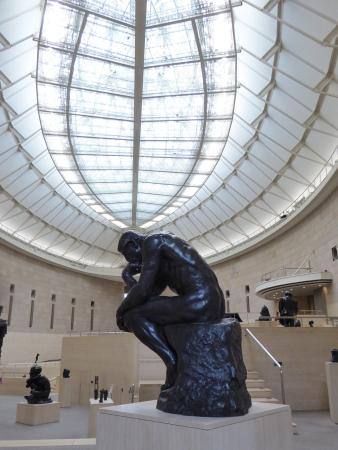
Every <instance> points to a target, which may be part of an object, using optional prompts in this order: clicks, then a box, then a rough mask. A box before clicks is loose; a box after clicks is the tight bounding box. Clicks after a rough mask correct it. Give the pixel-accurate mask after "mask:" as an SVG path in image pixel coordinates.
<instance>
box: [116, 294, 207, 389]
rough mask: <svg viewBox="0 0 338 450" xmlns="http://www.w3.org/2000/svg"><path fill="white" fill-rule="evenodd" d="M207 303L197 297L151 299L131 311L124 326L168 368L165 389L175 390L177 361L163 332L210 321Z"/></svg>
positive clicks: (127, 314) (125, 317) (125, 318)
mask: <svg viewBox="0 0 338 450" xmlns="http://www.w3.org/2000/svg"><path fill="white" fill-rule="evenodd" d="M206 305H207V302H206V299H205V298H203V297H201V296H199V295H196V294H192V295H186V296H177V297H161V296H159V297H152V298H151V299H149V301H148V302H146V303H144V304H143V305H141V306H139V307H136V308H134V309H132V310H130V311H128V312H127V313H126V314H125V316H124V322H125V324H126V326H127V327H128V329H129V330H131V331H133V333H134V334H135V335H136V337H137V338H138V339H139V340H140V341H141V342H143V343H144V344H145V345H147V346H148V347H149V348H150V349H151V350H153V351H154V352H155V353H156V354H157V355H158V356H159V357H160V358H161V359H162V360H163V362H164V363H165V365H166V367H167V378H166V383H165V385H164V388H167V387H169V386H172V385H173V384H174V382H175V377H176V363H177V358H176V354H175V352H174V351H173V350H172V349H171V347H170V345H169V343H168V341H167V339H166V337H165V335H164V332H163V327H164V326H165V325H169V324H174V323H184V322H194V321H204V320H208V317H207V314H206Z"/></svg>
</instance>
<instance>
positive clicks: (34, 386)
mask: <svg viewBox="0 0 338 450" xmlns="http://www.w3.org/2000/svg"><path fill="white" fill-rule="evenodd" d="M41 372H42V367H41V366H38V365H37V364H34V366H32V367H31V370H30V372H29V378H28V380H27V382H26V387H27V388H30V389H31V393H30V395H25V399H26V400H27V402H28V403H31V404H40V403H51V402H52V401H53V400H52V399H51V398H50V397H49V394H50V382H49V380H48V378H47V377H45V376H44V375H41Z"/></svg>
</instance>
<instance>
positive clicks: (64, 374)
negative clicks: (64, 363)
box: [62, 369, 70, 378]
mask: <svg viewBox="0 0 338 450" xmlns="http://www.w3.org/2000/svg"><path fill="white" fill-rule="evenodd" d="M62 378H70V370H69V369H63V372H62Z"/></svg>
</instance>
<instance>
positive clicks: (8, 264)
mask: <svg viewBox="0 0 338 450" xmlns="http://www.w3.org/2000/svg"><path fill="white" fill-rule="evenodd" d="M122 295H123V286H122V283H119V282H115V281H110V280H105V279H100V278H94V277H90V276H86V275H82V274H79V273H76V272H72V271H70V270H65V269H62V268H59V267H56V266H52V265H50V264H48V263H46V262H42V261H39V260H36V259H34V258H31V257H29V256H27V255H24V254H20V253H18V252H16V251H15V250H13V249H11V248H8V247H6V246H4V245H0V304H1V305H3V307H4V311H3V314H2V317H3V318H4V319H6V320H8V322H9V326H8V334H7V336H6V345H4V347H3V354H2V361H3V362H28V361H30V360H31V358H32V355H33V354H34V355H35V353H37V352H39V353H40V354H41V360H43V359H53V358H57V357H58V358H59V357H60V350H61V342H62V337H63V336H64V335H67V334H69V333H83V332H89V331H94V332H95V331H114V330H117V327H116V323H115V312H116V309H117V307H118V305H119V304H120V302H121V299H122Z"/></svg>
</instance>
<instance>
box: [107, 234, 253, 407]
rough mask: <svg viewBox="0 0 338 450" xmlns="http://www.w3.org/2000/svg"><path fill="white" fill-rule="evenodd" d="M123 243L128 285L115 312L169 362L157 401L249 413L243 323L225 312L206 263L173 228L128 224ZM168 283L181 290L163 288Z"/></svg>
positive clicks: (126, 328) (119, 321) (124, 326)
mask: <svg viewBox="0 0 338 450" xmlns="http://www.w3.org/2000/svg"><path fill="white" fill-rule="evenodd" d="M118 250H119V251H120V252H121V253H122V254H123V255H124V257H125V258H126V260H127V261H128V265H127V267H126V268H125V269H124V271H123V273H122V277H123V280H124V281H125V282H126V284H127V286H128V287H129V288H130V290H129V292H128V294H127V296H126V298H125V299H124V301H123V302H122V304H121V305H120V307H119V308H118V311H117V314H116V319H117V324H118V327H119V328H120V329H121V330H124V331H129V332H133V333H134V334H135V335H136V337H137V338H138V339H139V340H140V341H141V342H143V343H144V344H145V345H147V346H148V347H149V348H150V349H151V350H153V351H154V352H155V353H157V354H158V355H159V356H160V358H161V359H162V360H163V362H164V363H165V365H166V368H167V375H166V380H165V383H164V385H163V386H162V388H161V394H160V397H159V399H158V402H157V408H158V409H161V410H163V411H167V412H172V413H178V414H185V415H197V416H198V415H199V416H233V415H242V414H245V413H247V412H248V409H249V407H250V406H251V399H250V396H249V394H248V392H247V389H246V385H245V379H246V369H245V366H244V363H243V359H242V352H241V329H240V325H239V324H238V322H237V321H236V320H235V319H224V320H222V319H223V316H224V297H223V293H222V291H221V289H220V287H219V284H218V281H217V278H216V276H215V274H214V272H213V271H212V270H211V268H210V267H209V266H208V264H207V263H206V262H205V261H204V260H203V259H202V257H201V256H200V255H199V254H198V253H197V251H196V250H195V249H194V248H192V247H191V246H190V245H189V244H188V243H187V242H185V241H183V240H182V239H180V238H178V237H177V236H175V235H173V234H169V233H158V234H152V235H148V236H146V235H143V234H139V233H136V232H134V231H128V232H126V233H124V234H123V235H122V236H121V238H120V241H119V245H118ZM138 273H140V277H139V280H138V281H137V280H136V279H135V278H134V275H136V274H138ZM166 288H170V289H171V290H172V291H173V292H174V293H175V294H177V295H176V296H164V295H161V294H162V293H163V291H164V290H165V289H166Z"/></svg>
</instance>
